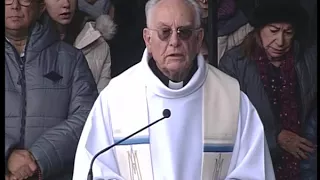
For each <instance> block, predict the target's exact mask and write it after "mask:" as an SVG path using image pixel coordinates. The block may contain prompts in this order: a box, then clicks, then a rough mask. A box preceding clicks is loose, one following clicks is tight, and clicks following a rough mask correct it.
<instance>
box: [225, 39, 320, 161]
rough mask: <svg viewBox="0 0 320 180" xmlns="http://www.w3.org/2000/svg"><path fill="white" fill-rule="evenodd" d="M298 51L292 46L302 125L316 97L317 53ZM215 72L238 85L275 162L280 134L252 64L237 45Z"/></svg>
mask: <svg viewBox="0 0 320 180" xmlns="http://www.w3.org/2000/svg"><path fill="white" fill-rule="evenodd" d="M301 49H302V48H301V47H300V45H299V43H298V42H295V43H294V50H295V52H294V61H295V69H296V72H297V79H298V84H299V92H300V97H299V99H301V106H302V109H301V117H300V119H301V122H302V124H304V122H305V120H306V117H307V116H308V115H307V112H306V111H307V110H308V109H309V106H310V105H311V101H312V100H313V98H314V97H316V94H317V49H316V47H312V48H308V49H304V50H303V51H302V50H301ZM219 68H220V69H221V70H222V71H223V72H225V73H227V74H229V75H230V76H232V77H234V78H236V79H237V80H238V81H239V83H240V88H241V90H242V91H243V92H244V93H245V94H247V96H248V97H249V99H250V101H251V102H252V104H253V105H254V107H255V108H256V109H257V111H258V113H259V116H260V118H261V121H262V123H263V125H264V131H265V135H266V139H267V142H268V145H269V149H270V153H271V157H272V159H273V160H275V159H276V158H277V154H279V153H278V152H279V150H280V149H279V148H280V147H279V146H278V144H277V141H276V140H277V136H278V134H279V133H280V130H281V122H277V121H276V118H275V117H274V115H273V112H272V109H271V105H270V103H269V102H270V101H269V99H268V96H267V94H266V92H265V90H264V86H263V83H262V81H261V79H260V73H259V70H258V68H257V65H256V62H255V61H254V60H252V59H249V58H247V57H246V56H244V55H243V51H242V49H241V45H240V46H237V47H235V48H233V49H231V50H229V51H228V52H226V53H225V54H224V56H223V57H222V59H221V60H220V64H219ZM300 136H301V134H300Z"/></svg>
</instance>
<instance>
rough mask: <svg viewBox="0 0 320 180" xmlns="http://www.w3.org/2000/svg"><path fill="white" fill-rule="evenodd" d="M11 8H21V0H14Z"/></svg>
mask: <svg viewBox="0 0 320 180" xmlns="http://www.w3.org/2000/svg"><path fill="white" fill-rule="evenodd" d="M11 8H12V9H16V10H17V9H20V8H21V5H20V3H19V0H13V2H12V4H11Z"/></svg>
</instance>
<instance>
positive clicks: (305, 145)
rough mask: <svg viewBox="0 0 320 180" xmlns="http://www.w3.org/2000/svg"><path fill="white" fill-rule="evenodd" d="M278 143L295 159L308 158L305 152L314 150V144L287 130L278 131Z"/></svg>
mask: <svg viewBox="0 0 320 180" xmlns="http://www.w3.org/2000/svg"><path fill="white" fill-rule="evenodd" d="M278 143H279V145H280V147H281V148H283V149H284V150H285V151H287V152H289V153H290V154H292V155H293V156H294V157H296V158H297V159H308V156H307V155H306V153H308V152H309V153H312V152H313V151H314V145H313V144H312V143H311V142H310V141H308V140H307V139H305V138H302V137H300V136H299V135H297V134H295V133H293V132H291V131H288V130H282V131H281V132H280V134H279V135H278Z"/></svg>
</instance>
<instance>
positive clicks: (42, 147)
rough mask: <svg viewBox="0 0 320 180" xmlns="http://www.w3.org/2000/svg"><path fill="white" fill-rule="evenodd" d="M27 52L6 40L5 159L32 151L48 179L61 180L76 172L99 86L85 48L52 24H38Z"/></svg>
mask: <svg viewBox="0 0 320 180" xmlns="http://www.w3.org/2000/svg"><path fill="white" fill-rule="evenodd" d="M24 54H25V55H24V58H21V57H20V56H19V54H18V52H17V51H16V49H15V48H14V47H13V45H12V44H11V43H10V42H9V41H8V40H6V41H5V158H6V160H7V158H8V157H9V155H10V152H12V150H13V149H16V148H20V149H27V150H29V151H30V152H31V153H32V155H33V156H34V158H35V159H36V161H37V164H38V166H39V168H40V170H41V172H42V175H43V178H44V179H55V180H61V179H63V178H61V177H62V176H65V174H68V173H69V174H71V173H72V168H73V161H74V156H75V151H76V147H77V144H78V140H79V138H80V134H81V132H82V128H83V126H84V123H85V121H86V118H87V116H88V114H89V112H90V110H91V108H92V106H93V103H94V101H95V99H96V97H97V95H98V92H97V88H96V84H95V82H94V79H93V76H92V73H91V71H90V69H89V67H88V64H87V61H86V59H85V57H84V55H83V54H82V52H81V51H80V50H77V49H76V48H74V47H72V46H71V45H68V44H66V43H64V42H62V41H60V38H59V35H58V34H57V33H56V32H55V31H54V28H53V27H52V25H51V24H50V23H49V22H45V23H43V24H40V23H36V24H35V25H34V26H33V28H32V30H31V33H30V35H29V37H28V40H27V44H26V48H25V52H24ZM5 165H6V166H7V161H6V162H5Z"/></svg>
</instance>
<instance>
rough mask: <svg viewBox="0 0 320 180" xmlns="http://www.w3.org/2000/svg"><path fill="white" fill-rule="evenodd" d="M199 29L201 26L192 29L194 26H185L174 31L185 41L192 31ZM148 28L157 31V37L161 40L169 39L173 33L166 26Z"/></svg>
mask: <svg viewBox="0 0 320 180" xmlns="http://www.w3.org/2000/svg"><path fill="white" fill-rule="evenodd" d="M148 29H150V28H148ZM200 29H201V28H196V29H194V28H187V27H179V28H177V29H176V30H175V31H176V32H177V34H178V37H179V39H180V40H183V41H186V40H189V39H190V37H191V36H192V34H193V32H194V31H198V30H200ZM150 30H152V31H157V34H158V38H159V39H160V40H161V41H167V40H168V39H170V37H171V35H172V33H173V30H172V29H169V28H167V29H150Z"/></svg>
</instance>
